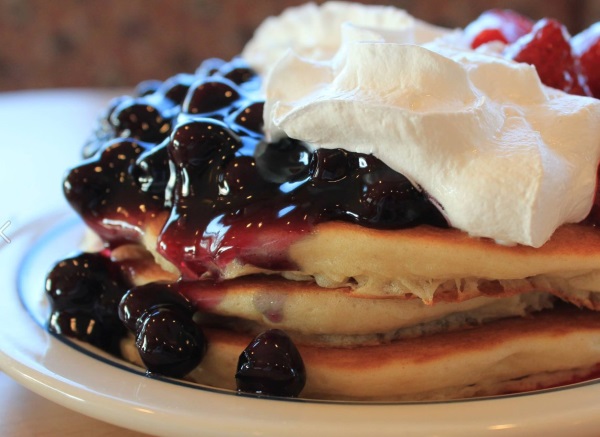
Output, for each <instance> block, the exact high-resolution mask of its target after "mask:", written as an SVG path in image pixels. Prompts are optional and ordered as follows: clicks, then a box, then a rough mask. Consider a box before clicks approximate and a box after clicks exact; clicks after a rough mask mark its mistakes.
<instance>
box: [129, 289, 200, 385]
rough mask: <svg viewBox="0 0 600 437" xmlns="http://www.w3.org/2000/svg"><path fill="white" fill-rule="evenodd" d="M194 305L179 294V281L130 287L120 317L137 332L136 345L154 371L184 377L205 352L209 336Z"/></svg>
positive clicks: (150, 368)
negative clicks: (197, 315)
mask: <svg viewBox="0 0 600 437" xmlns="http://www.w3.org/2000/svg"><path fill="white" fill-rule="evenodd" d="M194 312H195V310H194V307H193V306H192V304H191V303H190V301H189V300H188V299H187V298H185V297H184V296H183V295H181V294H180V293H179V283H163V282H155V283H150V284H146V285H142V286H138V287H134V288H132V289H131V290H129V291H128V292H127V293H126V294H125V295H124V296H123V298H122V299H121V302H120V304H119V307H118V314H119V318H120V319H121V321H122V322H123V324H124V325H125V326H126V327H127V329H129V330H130V331H131V332H133V333H135V338H136V342H135V344H136V346H137V349H138V352H139V354H140V357H141V359H142V361H143V362H144V365H145V366H146V368H147V369H148V370H149V371H150V372H152V373H160V374H162V375H167V376H173V377H183V376H185V375H186V374H187V373H189V372H190V371H191V370H192V369H194V368H195V367H196V366H197V365H198V364H199V363H200V361H201V360H202V358H203V357H204V354H205V352H206V338H205V337H204V334H203V333H202V330H201V329H200V327H199V326H197V325H196V323H195V322H194V320H193V316H194Z"/></svg>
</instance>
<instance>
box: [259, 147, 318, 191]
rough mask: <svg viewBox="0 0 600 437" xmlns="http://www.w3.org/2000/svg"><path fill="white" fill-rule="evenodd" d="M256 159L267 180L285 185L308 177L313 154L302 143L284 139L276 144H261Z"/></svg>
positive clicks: (261, 172) (261, 173)
mask: <svg viewBox="0 0 600 437" xmlns="http://www.w3.org/2000/svg"><path fill="white" fill-rule="evenodd" d="M254 159H255V160H256V167H257V169H258V172H259V174H260V175H261V176H262V177H263V178H264V179H265V180H267V181H269V182H273V183H276V184H283V183H285V182H297V181H301V180H303V179H306V178H307V177H308V175H309V174H308V171H309V163H310V159H311V153H310V151H309V150H308V148H307V147H306V145H304V144H303V143H302V142H300V141H296V140H292V139H290V138H284V139H282V140H280V141H278V142H276V143H266V142H261V143H259V144H258V146H257V147H256V151H255V152H254Z"/></svg>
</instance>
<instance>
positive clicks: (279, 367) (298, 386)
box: [235, 329, 306, 397]
mask: <svg viewBox="0 0 600 437" xmlns="http://www.w3.org/2000/svg"><path fill="white" fill-rule="evenodd" d="M235 379H236V383H237V389H238V391H240V392H246V393H256V394H263V395H272V396H287V397H297V396H298V395H299V394H300V392H301V391H302V389H303V388H304V385H305V383H306V371H305V369H304V362H303V361H302V357H301V356H300V352H298V349H297V348H296V346H295V345H294V343H292V340H291V339H290V338H289V337H288V335H287V334H286V333H285V332H283V331H281V330H279V329H271V330H268V331H265V332H263V333H262V334H260V335H258V336H257V337H256V338H255V339H254V340H252V342H251V343H250V344H249V345H248V347H247V348H246V349H245V350H244V351H243V352H242V354H241V355H240V358H239V360H238V366H237V373H236V374H235Z"/></svg>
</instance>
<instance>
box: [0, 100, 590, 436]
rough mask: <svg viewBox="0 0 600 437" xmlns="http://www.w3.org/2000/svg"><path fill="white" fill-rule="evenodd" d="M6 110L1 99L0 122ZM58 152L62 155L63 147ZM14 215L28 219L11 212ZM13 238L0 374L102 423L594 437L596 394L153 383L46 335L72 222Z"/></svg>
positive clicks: (11, 172)
mask: <svg viewBox="0 0 600 437" xmlns="http://www.w3.org/2000/svg"><path fill="white" fill-rule="evenodd" d="M63 97H64V96H63ZM60 98H61V96H60V95H55V96H54V99H60ZM17 100H18V99H17ZM13 103H14V102H13ZM77 104H78V105H81V101H77ZM12 107H13V108H14V105H13V106H12ZM2 108H3V100H2V98H0V116H1V115H2ZM13 112H14V111H13ZM17 122H18V121H17ZM32 135H33V134H32ZM37 135H39V136H42V135H43V132H40V133H38V134H37ZM54 141H55V142H56V144H60V138H56V139H55V140H54ZM55 150H57V149H55ZM23 153H25V152H23ZM28 153H29V152H28ZM58 155H60V154H59V153H58ZM5 171H7V173H4V175H7V176H8V177H9V178H11V179H6V180H16V181H18V180H21V179H23V173H22V171H23V169H22V168H20V167H18V166H14V167H8V168H7V169H6V170H5ZM42 179H43V178H42ZM34 182H36V181H35V180H34ZM37 182H40V181H37ZM42 182H43V181H42ZM34 185H35V189H36V190H35V196H37V198H40V199H42V198H43V199H46V198H48V196H50V197H52V196H54V194H52V193H55V192H57V191H58V192H60V188H59V187H57V186H55V185H52V184H45V183H36V184H34ZM32 195H33V194H32ZM13 197H14V198H15V199H17V198H18V197H19V196H16V195H14V196H13ZM30 199H31V197H22V198H21V200H20V202H21V203H22V204H23V205H24V204H25V203H27V202H28V201H30ZM23 207H24V206H23ZM30 209H31V208H30ZM33 209H35V208H33ZM9 212H10V213H11V214H13V215H14V217H19V218H22V217H24V216H26V214H24V213H22V212H21V211H20V210H19V208H17V205H16V204H13V205H11V211H9ZM13 215H11V217H12V216H13ZM3 220H4V217H0V226H1V225H2V224H3ZM8 230H9V231H10V232H9V233H8V234H9V237H10V240H11V242H10V244H7V243H5V242H3V241H2V240H0V273H1V274H0V301H1V302H2V304H1V305H0V369H2V371H4V372H5V373H7V374H8V375H9V376H11V377H13V378H14V379H16V380H17V381H19V382H20V383H21V384H23V385H24V386H26V387H28V388H29V389H31V390H33V391H34V392H37V393H38V394H40V395H42V396H45V397H47V398H48V399H51V400H53V401H55V402H57V403H59V404H62V405H64V406H66V407H68V408H71V409H73V410H76V411H79V412H81V413H84V414H87V415H89V416H92V417H95V418H97V419H101V420H104V421H106V422H110V423H113V424H115V425H119V426H122V427H126V428H130V429H134V430H138V431H141V432H146V433H150V434H157V435H169V436H175V435H212V436H265V437H268V436H277V437H280V436H309V435H314V436H344V437H352V436H367V435H377V436H392V435H394V436H395V435H406V436H413V435H415V436H416V435H446V436H480V435H482V434H484V433H486V432H496V433H498V432H502V435H504V436H535V435H540V436H542V435H543V436H552V435H565V434H567V433H569V434H572V435H577V436H586V435H590V436H592V435H598V430H599V429H600V383H598V382H589V383H582V384H577V385H574V386H571V387H569V388H563V389H556V390H547V391H543V392H539V393H536V394H528V395H519V396H507V397H501V398H495V399H480V400H470V401H456V402H439V403H413V404H409V403H404V404H389V403H388V404H358V403H357V404H352V403H327V402H309V401H298V400H273V399H257V398H253V397H248V396H240V395H236V394H234V393H230V392H224V391H219V390H211V389H206V388H199V387H197V386H191V385H187V384H184V383H179V382H175V381H169V380H166V379H165V380H158V379H150V378H148V377H146V376H145V375H144V374H143V372H141V371H140V370H138V369H136V368H134V367H132V366H129V365H127V364H126V363H124V362H122V361H120V360H116V359H114V358H111V357H109V356H107V355H106V354H103V353H102V352H100V351H97V350H95V349H93V348H89V347H87V346H86V345H82V344H79V343H76V342H73V341H69V340H65V339H60V338H57V337H55V336H53V335H50V334H49V333H48V332H47V331H46V330H45V328H44V321H45V317H46V312H47V308H46V306H45V304H44V299H43V284H44V277H45V274H46V272H47V271H48V269H49V268H50V267H51V266H52V264H53V263H54V262H55V261H56V260H58V259H60V258H63V257H64V256H65V255H67V254H68V253H69V252H71V251H73V250H74V249H75V248H76V247H77V243H78V241H79V239H80V237H81V232H82V230H83V227H82V225H81V223H80V222H79V221H78V220H77V219H76V218H74V215H73V214H72V213H70V212H69V211H66V210H64V209H63V210H62V211H59V212H57V213H48V214H44V215H42V216H41V217H39V218H37V219H34V220H31V221H29V222H28V223H27V224H23V225H21V226H16V225H14V226H13V227H11V228H8ZM565 353H568V351H565Z"/></svg>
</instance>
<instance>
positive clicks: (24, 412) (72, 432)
mask: <svg viewBox="0 0 600 437" xmlns="http://www.w3.org/2000/svg"><path fill="white" fill-rule="evenodd" d="M0 430H1V434H2V436H3V437H17V436H18V437H22V436H36V437H45V436H59V435H60V436H81V435H85V436H86V437H103V436H113V435H115V436H116V435H118V436H119V437H121V436H122V437H141V436H145V435H146V434H140V433H137V432H133V431H129V430H126V429H123V428H119V427H117V426H113V425H109V424H108V423H104V422H101V421H99V420H96V419H92V418H90V417H87V416H84V415H83V414H79V413H76V412H74V411H71V410H69V409H67V408H64V407H62V406H60V405H58V404H55V403H54V402H51V401H49V400H47V399H45V398H43V397H41V396H39V395H37V394H35V393H33V392H31V391H30V390H28V389H26V388H25V387H23V386H21V385H19V384H17V383H16V382H15V381H13V380H12V379H11V378H9V377H8V376H6V374H4V373H2V372H0Z"/></svg>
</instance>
